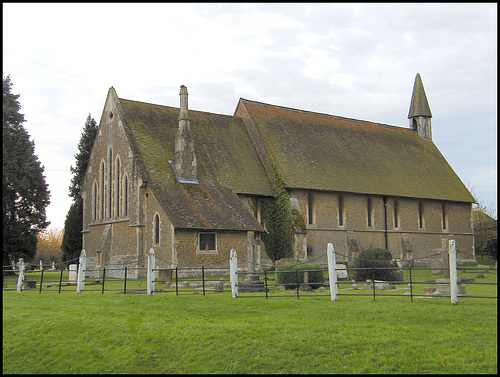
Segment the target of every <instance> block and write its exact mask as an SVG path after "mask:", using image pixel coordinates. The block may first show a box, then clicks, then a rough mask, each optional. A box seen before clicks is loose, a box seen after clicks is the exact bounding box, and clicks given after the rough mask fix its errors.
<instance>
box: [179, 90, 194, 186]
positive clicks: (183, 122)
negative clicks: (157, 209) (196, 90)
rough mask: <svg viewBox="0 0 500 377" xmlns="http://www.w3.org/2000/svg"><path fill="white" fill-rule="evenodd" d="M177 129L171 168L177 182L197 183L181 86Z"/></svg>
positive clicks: (185, 91)
mask: <svg viewBox="0 0 500 377" xmlns="http://www.w3.org/2000/svg"><path fill="white" fill-rule="evenodd" d="M179 95H180V101H181V105H180V114H179V129H178V130H177V136H176V138H175V153H174V158H173V167H174V171H175V175H176V177H177V179H178V180H179V182H182V183H198V179H197V163H196V155H195V153H194V142H193V135H192V133H191V120H190V119H189V114H188V91H187V88H186V87H185V86H184V85H181V91H180V93H179Z"/></svg>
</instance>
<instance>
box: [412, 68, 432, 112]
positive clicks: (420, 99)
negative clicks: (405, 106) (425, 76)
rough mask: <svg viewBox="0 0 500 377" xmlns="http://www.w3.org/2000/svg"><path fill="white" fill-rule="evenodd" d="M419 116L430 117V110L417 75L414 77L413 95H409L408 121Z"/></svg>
mask: <svg viewBox="0 0 500 377" xmlns="http://www.w3.org/2000/svg"><path fill="white" fill-rule="evenodd" d="M420 115H423V116H426V117H432V113H431V108H430V107H429V102H428V101H427V96H426V95H425V90H424V84H423V83H422V78H421V77H420V73H417V76H416V77H415V83H414V84H413V93H412V95H411V102H410V111H409V112H408V119H410V118H412V117H415V116H420Z"/></svg>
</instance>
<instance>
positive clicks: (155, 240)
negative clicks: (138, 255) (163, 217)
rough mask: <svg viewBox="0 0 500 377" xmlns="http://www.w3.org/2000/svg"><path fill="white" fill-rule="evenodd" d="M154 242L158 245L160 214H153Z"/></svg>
mask: <svg viewBox="0 0 500 377" xmlns="http://www.w3.org/2000/svg"><path fill="white" fill-rule="evenodd" d="M154 243H155V244H156V245H158V244H159V243H160V216H158V214H156V215H155V221H154Z"/></svg>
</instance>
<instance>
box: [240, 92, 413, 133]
mask: <svg viewBox="0 0 500 377" xmlns="http://www.w3.org/2000/svg"><path fill="white" fill-rule="evenodd" d="M240 100H243V101H245V102H250V103H254V104H257V105H263V106H267V107H274V108H280V109H283V110H289V111H295V112H300V113H303V114H311V115H318V116H323V117H327V118H335V119H340V120H346V121H353V122H358V123H363V124H370V125H375V126H381V127H388V128H396V129H398V130H409V129H408V128H407V127H401V126H394V125H391V124H386V123H378V122H372V121H369V120H362V119H355V118H348V117H343V116H340V115H332V114H326V113H318V112H315V111H310V110H302V109H296V108H293V107H285V106H280V105H272V104H270V103H265V102H259V101H253V100H249V99H246V98H241V97H240ZM410 131H411V130H410Z"/></svg>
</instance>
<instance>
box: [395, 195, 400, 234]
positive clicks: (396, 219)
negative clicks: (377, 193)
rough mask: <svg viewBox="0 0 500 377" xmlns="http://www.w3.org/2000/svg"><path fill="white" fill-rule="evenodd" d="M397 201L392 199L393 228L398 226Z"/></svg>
mask: <svg viewBox="0 0 500 377" xmlns="http://www.w3.org/2000/svg"><path fill="white" fill-rule="evenodd" d="M398 207H399V203H398V201H397V200H396V199H394V228H399V208H398Z"/></svg>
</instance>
